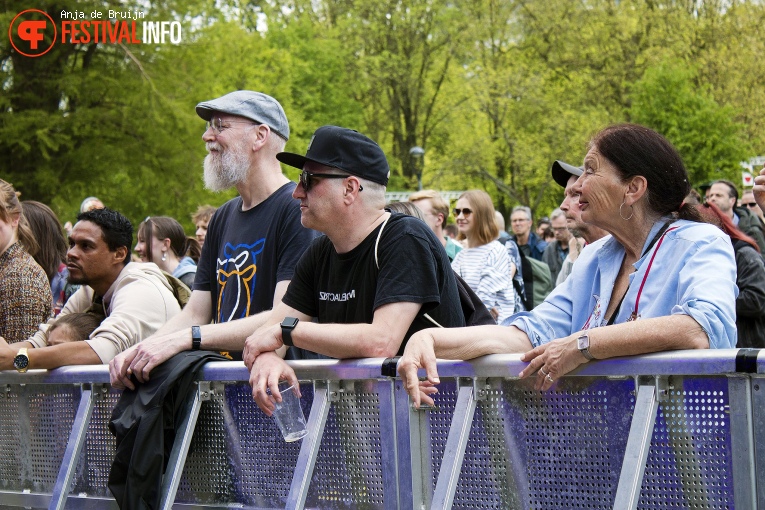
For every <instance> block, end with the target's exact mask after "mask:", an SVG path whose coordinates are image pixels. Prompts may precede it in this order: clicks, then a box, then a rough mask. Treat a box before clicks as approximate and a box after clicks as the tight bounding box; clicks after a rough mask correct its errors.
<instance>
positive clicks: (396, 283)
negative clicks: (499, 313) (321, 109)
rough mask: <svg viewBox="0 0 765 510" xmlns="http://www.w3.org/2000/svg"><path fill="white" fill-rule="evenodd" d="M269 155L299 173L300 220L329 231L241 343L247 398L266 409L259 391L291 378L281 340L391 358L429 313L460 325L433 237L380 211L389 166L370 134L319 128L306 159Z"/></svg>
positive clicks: (448, 273) (413, 222)
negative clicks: (279, 299)
mask: <svg viewBox="0 0 765 510" xmlns="http://www.w3.org/2000/svg"><path fill="white" fill-rule="evenodd" d="M276 157H277V158H278V159H279V161H281V162H283V163H285V164H287V165H291V166H294V167H297V168H300V169H302V170H303V172H302V174H301V175H300V183H299V184H298V186H297V187H296V188H295V191H294V193H293V196H294V197H295V198H297V199H298V200H300V210H301V214H302V222H303V225H304V226H306V227H310V228H313V229H316V230H319V231H321V232H323V233H324V234H326V235H325V236H324V237H320V238H318V239H316V240H315V241H314V242H313V243H312V244H311V247H310V248H309V249H308V251H306V253H305V255H303V257H302V258H301V259H300V262H298V265H297V267H296V268H295V277H294V278H293V279H292V281H291V282H290V286H289V288H288V289H287V292H286V293H285V295H284V297H283V298H282V302H281V303H279V304H278V305H277V306H276V307H275V308H274V310H273V312H272V313H271V317H270V318H269V320H268V322H267V323H266V325H264V326H262V327H261V328H260V329H258V330H257V331H256V332H255V333H254V334H253V335H252V336H250V337H249V338H248V339H247V342H246V344H245V350H244V362H245V364H246V365H247V367H248V368H249V369H250V370H251V376H250V381H251V382H252V383H253V395H254V396H255V401H256V402H257V403H258V405H259V406H260V408H261V409H263V411H264V412H266V413H267V414H271V411H272V410H273V408H274V407H273V403H272V401H271V400H270V399H269V398H268V396H267V395H266V388H269V389H270V390H271V392H272V393H273V394H274V397H275V398H277V399H279V398H280V397H278V396H277V395H278V394H279V393H278V381H279V379H288V380H290V381H292V382H297V379H296V377H295V373H294V371H293V370H292V369H291V368H290V367H289V366H288V365H287V364H286V363H285V362H284V361H283V360H282V359H281V357H280V355H281V353H282V352H283V351H284V346H294V347H299V348H302V349H304V350H307V351H310V352H313V353H319V354H322V355H324V356H328V357H332V358H363V357H390V356H395V355H396V354H397V353H398V354H400V353H401V352H403V348H404V345H405V343H406V341H407V340H408V339H409V337H410V336H411V335H412V334H414V333H415V332H417V331H419V330H422V329H425V328H429V327H433V326H434V324H433V322H431V320H432V321H435V322H437V323H438V324H440V325H442V326H444V327H457V326H460V325H464V323H465V322H464V315H463V312H462V308H461V305H460V299H459V294H458V291H457V282H456V278H455V276H454V272H453V271H452V270H451V266H450V263H449V258H448V256H447V255H446V251H445V250H444V248H443V246H441V242H440V241H439V239H438V238H436V236H435V234H434V233H433V231H432V230H431V229H430V227H428V225H427V224H425V223H424V222H422V221H420V220H418V219H416V218H414V217H412V216H406V215H403V214H396V213H390V212H388V211H386V210H385V185H386V184H387V182H388V177H389V174H390V170H389V167H388V163H387V161H386V159H385V154H384V153H383V151H382V149H381V148H380V147H379V146H378V145H377V144H376V143H375V142H374V141H372V140H370V139H369V138H368V137H366V136H364V135H362V134H361V133H358V132H357V131H354V130H352V129H346V128H341V127H337V126H323V127H320V128H319V129H317V130H316V132H315V134H314V136H313V138H312V139H311V142H310V144H309V145H308V150H307V151H306V154H305V156H303V155H299V154H293V153H287V152H282V153H280V154H277V156H276ZM425 314H427V315H428V316H429V317H430V319H428V318H426V317H425ZM313 319H317V321H316V322H314V321H313Z"/></svg>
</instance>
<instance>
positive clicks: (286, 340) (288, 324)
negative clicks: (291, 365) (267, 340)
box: [281, 317, 299, 347]
mask: <svg viewBox="0 0 765 510" xmlns="http://www.w3.org/2000/svg"><path fill="white" fill-rule="evenodd" d="M298 322H299V320H298V319H296V318H295V317H285V318H284V320H283V321H282V324H281V326H282V343H283V344H284V345H286V346H287V347H292V346H293V345H295V344H293V343H292V330H293V329H295V326H297V324H298Z"/></svg>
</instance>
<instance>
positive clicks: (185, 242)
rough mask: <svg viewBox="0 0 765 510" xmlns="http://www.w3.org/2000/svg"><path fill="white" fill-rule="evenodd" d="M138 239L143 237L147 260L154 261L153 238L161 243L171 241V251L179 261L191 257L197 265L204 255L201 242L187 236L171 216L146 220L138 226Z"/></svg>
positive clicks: (153, 217) (150, 217) (152, 217)
mask: <svg viewBox="0 0 765 510" xmlns="http://www.w3.org/2000/svg"><path fill="white" fill-rule="evenodd" d="M138 237H142V238H143V239H144V241H145V243H146V258H148V259H149V260H152V253H151V239H152V237H156V238H157V239H159V240H160V241H162V240H164V239H170V249H171V250H173V253H175V256H176V257H178V258H179V259H181V258H183V257H191V258H192V259H193V260H194V262H195V263H198V262H199V257H200V255H201V254H202V247H201V246H200V245H199V241H197V240H196V239H195V238H193V237H189V236H187V235H186V233H185V232H184V231H183V227H182V226H181V224H180V223H178V220H176V219H175V218H171V217H169V216H149V217H148V218H146V219H145V220H144V221H143V222H141V224H140V225H139V226H138Z"/></svg>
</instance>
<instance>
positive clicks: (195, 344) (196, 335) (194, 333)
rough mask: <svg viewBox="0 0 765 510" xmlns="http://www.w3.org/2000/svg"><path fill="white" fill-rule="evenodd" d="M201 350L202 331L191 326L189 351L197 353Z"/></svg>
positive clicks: (197, 327)
mask: <svg viewBox="0 0 765 510" xmlns="http://www.w3.org/2000/svg"><path fill="white" fill-rule="evenodd" d="M201 348H202V330H201V329H200V328H199V326H191V350H192V351H198V350H199V349H201Z"/></svg>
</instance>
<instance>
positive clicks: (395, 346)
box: [0, 91, 765, 505]
mask: <svg viewBox="0 0 765 510" xmlns="http://www.w3.org/2000/svg"><path fill="white" fill-rule="evenodd" d="M196 113H197V115H198V116H199V117H201V118H202V119H203V120H205V121H206V122H207V129H206V130H205V132H204V134H203V137H202V138H203V141H204V142H205V145H206V148H207V150H208V155H207V157H206V158H205V160H204V174H203V177H204V182H205V185H206V187H207V188H209V189H210V190H213V191H223V190H227V189H231V188H235V189H236V191H237V196H236V197H234V198H232V199H231V200H229V201H227V202H226V203H224V204H222V205H221V206H220V207H219V208H217V209H216V208H215V207H212V206H207V205H205V206H200V207H199V208H198V210H196V211H195V212H193V214H191V218H190V219H191V220H192V222H193V224H194V226H195V228H196V231H195V232H194V235H193V236H189V235H187V234H186V233H185V232H184V229H183V227H182V225H181V224H180V222H179V221H178V220H177V219H175V218H172V217H168V216H153V215H149V216H147V217H146V218H145V220H144V221H142V222H140V223H139V224H138V227H137V229H134V227H133V224H132V223H131V222H130V221H129V220H128V219H127V218H126V217H125V216H124V215H122V214H121V213H119V212H118V211H115V210H112V209H109V208H108V207H105V205H104V203H103V202H102V201H101V200H99V199H98V198H96V197H88V198H86V199H85V200H84V201H83V202H82V205H81V208H80V213H79V214H78V216H77V220H76V222H75V223H74V224H71V223H69V222H67V224H66V225H65V226H62V225H61V222H60V221H59V219H58V218H57V217H56V215H55V214H54V212H53V211H52V210H51V209H50V208H49V207H48V206H46V205H45V204H42V203H39V202H35V201H24V202H22V201H20V200H19V195H20V193H19V192H18V191H17V190H16V189H14V187H13V186H12V185H11V184H10V183H8V182H5V181H2V180H0V303H2V306H0V370H9V369H16V370H17V371H19V372H26V371H27V370H29V369H52V368H56V367H60V366H64V365H75V364H108V365H109V372H110V380H111V384H112V386H114V387H115V388H118V389H124V390H125V392H123V397H126V398H127V399H128V400H127V402H129V404H127V403H126V404H125V405H121V406H119V408H120V412H119V413H118V416H117V417H116V418H115V419H116V420H119V422H120V424H121V425H120V427H119V430H120V431H122V432H117V436H118V443H120V436H121V434H128V432H127V431H128V430H129V429H130V428H131V427H134V426H135V424H136V423H137V422H138V421H140V416H141V415H142V414H143V411H144V410H145V409H144V408H143V407H142V406H143V404H142V402H152V400H151V397H152V395H144V396H136V395H140V394H141V392H149V393H151V392H152V391H153V390H152V389H151V388H152V385H147V384H145V383H146V382H147V381H148V380H149V378H150V377H151V378H158V379H160V380H161V381H163V382H162V384H165V383H166V382H167V381H168V379H169V380H173V379H174V378H175V379H177V378H178V377H180V374H183V373H186V372H188V371H189V370H196V369H198V368H199V367H200V366H201V365H202V364H204V363H205V362H207V361H209V360H212V359H219V360H226V359H228V360H241V361H243V362H244V364H245V366H246V367H247V369H248V370H249V373H250V379H249V382H250V384H251V386H252V395H253V398H254V400H255V402H256V403H257V404H258V406H259V407H260V408H261V409H262V410H263V411H264V412H265V413H266V414H271V413H272V411H273V409H274V401H276V402H279V401H280V400H281V396H280V394H279V389H278V384H279V382H280V381H281V380H288V381H290V382H291V383H293V384H294V383H296V382H297V378H296V375H295V372H294V371H293V369H292V367H291V366H290V364H288V363H286V362H285V360H295V359H317V358H358V357H391V356H395V355H400V356H402V359H401V361H400V363H399V366H398V370H399V374H400V375H401V377H402V379H403V381H404V385H405V387H406V389H407V391H408V392H409V394H410V396H411V398H412V400H413V401H414V403H415V405H419V404H420V402H423V401H424V402H427V403H432V398H433V395H434V393H435V392H436V391H437V389H436V385H437V384H438V383H439V380H438V374H437V371H436V358H437V357H440V358H452V359H471V358H474V357H477V356H481V355H485V354H491V353H508V352H515V353H522V357H521V359H522V360H523V361H526V362H528V366H527V367H526V368H525V369H524V370H523V371H522V372H521V374H520V375H521V377H535V387H536V388H537V389H540V390H547V389H549V388H550V387H552V386H553V385H554V384H555V382H556V381H557V380H558V379H559V378H560V377H562V376H564V375H566V374H567V373H569V372H570V371H571V370H574V369H575V368H576V367H578V366H579V365H582V364H583V363H587V362H588V361H590V360H594V359H601V358H608V357H614V356H623V355H631V354H642V353H648V352H654V351H659V350H671V349H704V348H732V347H755V348H761V347H765V329H764V328H765V265H764V264H763V257H762V254H763V251H764V250H765V220H763V218H764V215H763V208H765V189H763V188H765V170H763V172H762V174H761V175H759V176H757V177H756V178H755V183H756V188H755V190H756V191H757V192H756V193H754V192H753V190H752V189H747V190H743V193H741V198H740V199H739V189H738V188H737V186H736V185H735V184H734V183H732V182H730V181H725V180H716V181H714V182H712V183H708V184H703V185H698V186H697V187H698V189H699V190H700V191H701V192H702V193H704V198H702V196H701V194H700V193H699V192H698V191H696V190H694V189H693V187H692V186H691V184H690V183H689V181H688V174H687V171H686V170H685V167H684V166H683V163H682V159H681V158H680V155H679V153H678V152H677V150H676V149H675V148H674V147H673V146H672V145H671V143H669V141H667V140H666V139H665V138H664V137H663V136H661V135H660V134H659V133H657V132H655V131H653V130H651V129H648V128H646V127H643V126H639V125H634V124H620V125H614V126H610V127H607V128H605V129H604V130H602V131H601V132H599V133H598V134H597V135H596V136H595V137H594V138H593V139H592V141H591V142H590V144H589V147H588V152H587V155H586V157H585V159H584V163H583V165H582V166H576V165H571V164H569V163H566V162H563V161H555V162H553V163H552V165H551V168H550V174H551V176H552V179H553V181H554V182H555V183H556V184H557V185H558V186H559V187H560V192H561V194H562V197H563V198H562V201H561V203H560V204H559V207H557V208H555V209H554V210H552V211H550V212H549V215H545V216H542V217H541V218H540V219H539V220H538V221H537V222H536V225H535V223H534V221H533V215H532V210H531V208H529V207H528V206H527V205H524V204H520V205H517V206H515V207H513V208H512V210H511V211H510V214H509V223H510V231H509V232H508V231H507V230H506V229H505V221H504V220H505V217H504V215H503V214H502V213H501V212H500V211H498V210H496V207H495V205H494V203H493V202H492V199H491V197H490V195H489V194H488V193H486V192H485V191H482V190H476V189H474V190H468V191H465V192H463V193H461V194H460V195H459V197H458V198H457V200H456V201H455V203H454V204H450V203H449V201H448V200H446V199H444V197H443V196H442V194H441V193H439V192H438V191H436V190H421V191H418V192H416V193H413V194H411V196H410V197H409V200H408V201H406V202H397V203H392V204H386V199H385V193H386V186H387V183H388V178H389V176H390V169H389V167H388V162H387V159H386V157H385V154H384V152H383V151H382V149H381V148H380V147H379V146H378V145H377V143H376V142H375V141H374V140H372V139H370V138H368V137H366V136H365V135H363V134H361V133H358V132H357V131H354V130H352V129H347V128H343V127H339V126H322V127H320V128H318V129H317V130H316V132H315V133H314V136H313V138H312V140H311V143H310V144H309V146H308V149H307V151H306V154H305V155H302V154H296V153H291V152H285V150H284V149H285V146H286V143H287V141H288V140H289V135H290V129H289V124H288V122H287V117H286V114H285V112H284V110H283V109H282V106H281V105H280V104H279V102H278V101H276V100H275V99H274V98H272V97H270V96H268V95H266V94H263V93H260V92H252V91H236V92H232V93H230V94H226V95H224V96H222V97H219V98H216V99H212V100H209V101H204V102H201V103H199V104H198V105H197V107H196ZM281 164H285V165H288V166H292V167H295V168H298V169H300V170H301V174H300V177H299V179H298V182H297V183H295V182H292V181H290V180H289V179H288V178H287V177H286V176H285V174H284V172H283V170H282V167H281ZM760 190H762V192H760ZM544 212H547V211H544ZM134 235H135V239H134ZM419 369H425V370H426V372H427V381H425V382H421V381H420V380H419V378H418V370H419ZM160 407H161V406H160ZM157 419H158V418H157ZM136 447H138V446H136ZM119 459H122V460H125V459H123V456H122V455H121V454H120V452H119V451H118V452H117V455H116V456H115V464H116V463H118V462H121V461H120V460H119ZM125 461H126V462H128V460H125ZM121 472H122V471H121ZM124 472H127V473H133V474H132V475H131V474H129V475H127V476H128V480H127V481H124V480H123V482H124V483H121V484H117V485H116V486H112V485H111V482H110V488H111V489H112V492H113V494H115V497H116V498H117V499H118V501H120V504H124V503H125V502H126V501H129V500H131V498H133V499H134V498H136V497H141V498H143V497H144V496H145V493H144V491H143V489H140V490H139V489H137V488H135V487H134V486H133V485H131V484H132V483H134V482H135V483H138V484H139V485H140V484H143V483H144V482H143V481H141V480H142V477H141V476H140V472H141V470H140V469H138V470H137V471H136V470H134V471H131V470H130V469H127V470H125V471H124ZM130 477H133V478H130ZM130 480H133V481H132V482H131V481H130ZM157 486H159V485H158V484H157ZM158 497H159V496H158V495H157V494H152V495H151V498H150V499H152V500H155V499H156V498H158ZM141 501H143V500H141ZM157 501H158V500H157ZM133 503H135V502H133ZM133 503H127V504H128V505H130V504H133Z"/></svg>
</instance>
